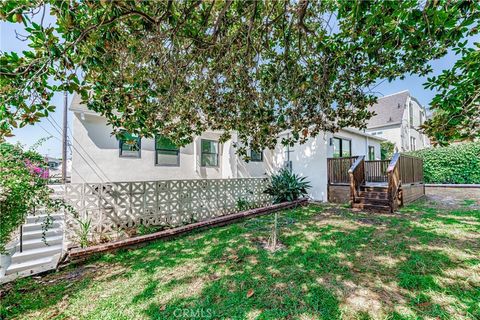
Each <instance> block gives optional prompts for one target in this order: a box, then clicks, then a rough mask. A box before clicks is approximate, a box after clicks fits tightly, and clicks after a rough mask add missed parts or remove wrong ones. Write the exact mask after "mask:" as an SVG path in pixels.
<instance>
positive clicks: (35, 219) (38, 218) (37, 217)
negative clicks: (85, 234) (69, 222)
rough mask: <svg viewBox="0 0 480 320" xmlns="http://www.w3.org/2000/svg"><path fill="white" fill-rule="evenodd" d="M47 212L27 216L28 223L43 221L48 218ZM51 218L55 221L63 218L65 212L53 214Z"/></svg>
mask: <svg viewBox="0 0 480 320" xmlns="http://www.w3.org/2000/svg"><path fill="white" fill-rule="evenodd" d="M47 217H48V215H47V214H37V215H29V216H27V223H43V222H44V221H45V219H47ZM50 218H51V219H52V220H53V221H59V220H63V218H64V215H63V214H51V215H50Z"/></svg>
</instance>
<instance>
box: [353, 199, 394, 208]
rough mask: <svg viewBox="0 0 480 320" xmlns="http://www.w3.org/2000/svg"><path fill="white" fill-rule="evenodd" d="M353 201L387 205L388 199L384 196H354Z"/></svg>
mask: <svg viewBox="0 0 480 320" xmlns="http://www.w3.org/2000/svg"><path fill="white" fill-rule="evenodd" d="M355 203H362V204H376V205H384V206H388V199H387V198H386V197H385V198H372V197H356V198H355Z"/></svg>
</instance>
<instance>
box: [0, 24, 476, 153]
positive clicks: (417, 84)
mask: <svg viewBox="0 0 480 320" xmlns="http://www.w3.org/2000/svg"><path fill="white" fill-rule="evenodd" d="M53 22H54V20H53V18H52V17H51V16H48V15H47V16H46V19H45V24H49V23H53ZM15 31H17V32H19V33H22V31H23V24H11V23H5V22H0V50H1V51H15V52H18V53H21V52H22V51H23V50H27V49H28V46H27V45H28V44H27V43H26V42H22V41H20V40H18V39H17V38H16V36H15ZM470 40H475V41H479V40H480V39H478V38H477V39H470ZM472 42H473V41H470V43H472ZM456 60H457V57H456V56H455V55H454V54H453V53H449V54H447V55H446V56H445V57H443V58H442V59H439V60H436V61H433V62H432V67H433V73H432V74H430V75H429V76H431V75H436V74H439V73H441V71H442V70H443V69H447V68H450V67H452V66H453V64H454V63H455V61H456ZM426 79H427V78H426V77H419V76H406V78H405V79H403V80H396V81H393V82H391V83H389V82H388V81H385V82H383V83H381V84H380V85H378V87H376V88H375V90H374V91H375V93H376V94H377V95H378V96H384V95H389V94H392V93H395V92H399V91H403V90H409V91H410V93H411V94H412V95H413V96H415V97H416V98H417V99H418V100H419V101H420V103H422V104H423V105H424V106H428V103H429V102H430V100H431V99H432V98H433V96H434V95H435V92H434V91H430V90H426V89H424V88H423V83H424V82H425V81H426ZM70 102H71V96H69V103H70ZM52 104H53V105H55V106H56V107H57V109H56V111H55V112H54V113H52V114H50V116H49V117H48V119H42V121H41V122H40V123H37V124H35V125H33V126H27V127H24V128H21V129H16V130H14V132H13V133H14V135H15V136H14V137H12V138H8V139H7V140H8V141H9V142H17V141H18V142H20V143H22V144H24V145H26V146H27V147H29V146H31V145H32V144H33V143H35V142H36V141H37V140H38V139H40V138H43V137H48V136H52V138H50V139H49V140H48V141H46V142H45V143H43V145H42V146H40V147H39V149H38V151H39V152H40V153H42V154H44V155H49V156H51V157H60V156H61V124H62V115H63V94H60V93H58V94H55V95H54V97H53V100H52ZM68 113H69V114H68V123H69V125H70V124H71V120H72V115H71V112H68ZM71 131H72V130H71V128H70V131H69V135H70V134H71ZM69 155H70V152H69Z"/></svg>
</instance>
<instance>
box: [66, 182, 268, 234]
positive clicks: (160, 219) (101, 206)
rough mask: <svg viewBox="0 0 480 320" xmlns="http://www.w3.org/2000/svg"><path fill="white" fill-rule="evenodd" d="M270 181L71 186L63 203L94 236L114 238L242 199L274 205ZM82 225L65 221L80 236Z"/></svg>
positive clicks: (208, 214)
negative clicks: (85, 222) (270, 192)
mask: <svg viewBox="0 0 480 320" xmlns="http://www.w3.org/2000/svg"><path fill="white" fill-rule="evenodd" d="M267 183H268V179H266V178H239V179H204V180H163V181H141V182H111V183H79V184H67V185H66V190H65V200H66V201H67V203H69V204H70V205H71V206H72V207H73V208H74V209H75V211H76V212H77V213H78V218H79V219H80V220H82V221H87V220H91V228H90V237H91V238H96V239H98V238H99V237H101V236H102V235H108V236H109V238H111V239H112V238H116V237H115V236H112V235H114V234H115V233H118V232H119V231H122V230H127V229H131V228H135V227H139V226H145V227H151V226H165V227H175V226H179V225H183V224H188V223H193V222H198V221H203V220H206V219H209V218H213V217H217V216H221V215H225V214H229V213H233V212H236V211H238V210H237V201H238V199H245V200H247V201H249V202H250V203H251V204H252V205H253V206H255V207H258V206H262V205H265V204H267V203H270V202H271V200H270V197H269V196H268V195H266V194H264V193H263V191H264V190H265V188H266V186H267ZM78 228H79V224H78V221H76V219H74V218H73V217H68V218H67V234H68V236H69V238H70V239H71V240H73V241H75V240H74V239H75V238H76V237H77V233H78V232H77V231H76V230H78Z"/></svg>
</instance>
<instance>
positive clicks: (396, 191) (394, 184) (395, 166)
mask: <svg viewBox="0 0 480 320" xmlns="http://www.w3.org/2000/svg"><path fill="white" fill-rule="evenodd" d="M400 157H401V156H400V153H395V154H394V155H393V158H392V160H391V161H390V164H389V165H388V168H387V176H388V191H387V192H388V205H389V206H390V212H393V211H395V209H396V208H397V207H398V206H399V205H402V199H401V197H400V186H401V183H402V181H401V178H400Z"/></svg>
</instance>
